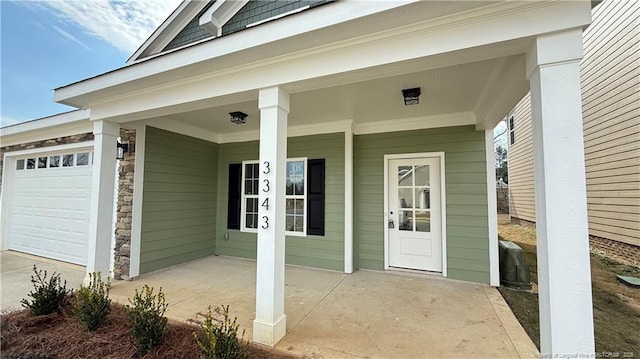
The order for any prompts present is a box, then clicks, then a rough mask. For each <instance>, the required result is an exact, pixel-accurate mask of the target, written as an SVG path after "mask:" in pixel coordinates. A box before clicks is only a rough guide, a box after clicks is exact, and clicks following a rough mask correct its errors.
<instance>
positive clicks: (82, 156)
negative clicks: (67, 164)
mask: <svg viewBox="0 0 640 359" xmlns="http://www.w3.org/2000/svg"><path fill="white" fill-rule="evenodd" d="M88 165H89V152H83V153H78V158H77V159H76V166H88Z"/></svg>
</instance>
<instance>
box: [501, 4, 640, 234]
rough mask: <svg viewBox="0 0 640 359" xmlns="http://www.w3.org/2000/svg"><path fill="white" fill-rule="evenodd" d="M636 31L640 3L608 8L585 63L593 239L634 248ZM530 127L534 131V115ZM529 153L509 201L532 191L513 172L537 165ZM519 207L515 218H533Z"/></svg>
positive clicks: (638, 133) (638, 163) (590, 32)
mask: <svg viewBox="0 0 640 359" xmlns="http://www.w3.org/2000/svg"><path fill="white" fill-rule="evenodd" d="M639 26H640V2H637V1H612V0H606V1H604V2H603V3H601V4H600V5H598V6H597V7H596V8H595V9H594V11H593V23H592V25H591V26H590V27H589V28H588V29H587V30H586V31H585V33H584V36H583V38H584V51H585V55H584V58H583V60H582V62H581V80H582V103H583V106H582V107H583V113H582V115H583V120H584V149H585V167H586V179H587V202H588V214H589V233H590V234H591V235H593V236H597V237H603V238H607V239H612V240H616V241H620V242H625V243H629V244H634V245H640V90H639V89H640V33H639V32H638V27H639ZM527 106H529V105H528V101H527ZM516 108H517V107H516ZM525 119H526V120H527V121H528V122H529V123H530V115H529V116H528V118H525ZM529 137H530V135H529ZM527 151H528V152H527V153H516V152H515V151H514V153H513V154H512V153H510V154H509V161H510V163H509V179H510V181H509V182H510V183H509V186H510V190H511V193H514V192H515V193H522V192H523V191H528V187H526V186H525V185H524V184H523V183H519V182H512V181H511V179H512V178H513V177H512V176H516V177H517V178H519V177H525V176H527V174H526V173H524V172H523V171H522V168H520V167H518V166H514V167H512V166H511V161H512V160H513V161H515V162H521V161H525V159H526V158H532V156H531V153H532V148H531V145H529V148H528V150H527ZM530 177H531V179H533V175H532V174H531V175H530ZM531 183H532V182H531ZM531 187H532V186H531ZM514 203H515V204H516V206H515V208H514V207H512V208H511V210H512V213H511V214H512V216H516V217H519V218H523V217H522V214H523V213H528V212H530V211H531V210H533V204H529V203H528V202H526V201H522V199H521V198H516V199H515V200H514ZM534 213H535V212H534ZM514 214H515V215H514ZM523 219H527V218H523ZM532 220H535V216H534V218H533V219H532Z"/></svg>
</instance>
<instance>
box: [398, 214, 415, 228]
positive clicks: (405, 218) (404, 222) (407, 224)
mask: <svg viewBox="0 0 640 359" xmlns="http://www.w3.org/2000/svg"><path fill="white" fill-rule="evenodd" d="M398 220H399V222H400V223H399V224H398V229H399V230H401V231H413V211H399V212H398Z"/></svg>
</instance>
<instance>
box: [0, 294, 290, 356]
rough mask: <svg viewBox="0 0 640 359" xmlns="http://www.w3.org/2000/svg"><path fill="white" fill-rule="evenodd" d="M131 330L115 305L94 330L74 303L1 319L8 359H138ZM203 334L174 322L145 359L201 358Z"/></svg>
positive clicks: (255, 350)
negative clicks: (43, 312)
mask: <svg viewBox="0 0 640 359" xmlns="http://www.w3.org/2000/svg"><path fill="white" fill-rule="evenodd" d="M129 330H130V327H129V324H128V323H127V319H126V314H125V312H124V308H123V306H122V305H120V304H116V303H114V304H112V309H111V313H110V314H109V316H108V317H107V320H106V322H105V323H104V324H103V325H102V326H101V327H100V328H98V329H97V330H96V331H94V332H89V331H88V330H87V329H86V328H85V327H84V326H82V325H81V324H80V323H79V322H78V321H77V320H76V318H75V317H74V316H73V314H72V313H71V306H70V305H67V306H65V307H63V308H62V310H61V313H54V314H50V315H43V316H33V315H32V314H31V312H30V311H27V310H23V311H19V312H13V313H8V314H5V315H2V316H1V317H0V344H1V348H0V351H1V352H2V358H4V359H18V358H20V359H53V358H59V359H65V358H100V359H108V358H114V359H115V358H118V359H121V358H138V355H137V354H136V348H135V345H134V340H133V337H132V336H131V335H130V334H129ZM199 330H200V328H199V327H197V326H195V325H190V324H186V323H178V322H170V323H169V333H168V334H167V336H166V337H165V338H164V339H163V341H162V342H161V343H160V344H159V345H158V346H157V347H155V348H154V350H152V351H151V352H150V353H148V354H146V355H145V356H143V357H142V358H145V359H156V358H158V359H159V358H172V359H174V358H175V359H179V358H200V357H201V354H200V350H199V349H198V347H197V345H196V342H195V339H194V337H193V333H194V332H196V331H199ZM247 350H248V352H249V357H250V358H258V359H264V358H280V359H291V358H295V357H294V356H291V355H287V354H284V353H280V352H277V351H274V350H269V349H266V348H262V347H259V346H256V345H253V344H247Z"/></svg>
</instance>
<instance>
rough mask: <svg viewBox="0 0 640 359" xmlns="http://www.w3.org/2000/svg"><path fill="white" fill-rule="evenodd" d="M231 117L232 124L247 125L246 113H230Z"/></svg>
mask: <svg viewBox="0 0 640 359" xmlns="http://www.w3.org/2000/svg"><path fill="white" fill-rule="evenodd" d="M229 116H231V122H233V123H235V124H236V125H242V124H245V123H247V114H246V113H244V112H240V111H235V112H229Z"/></svg>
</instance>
